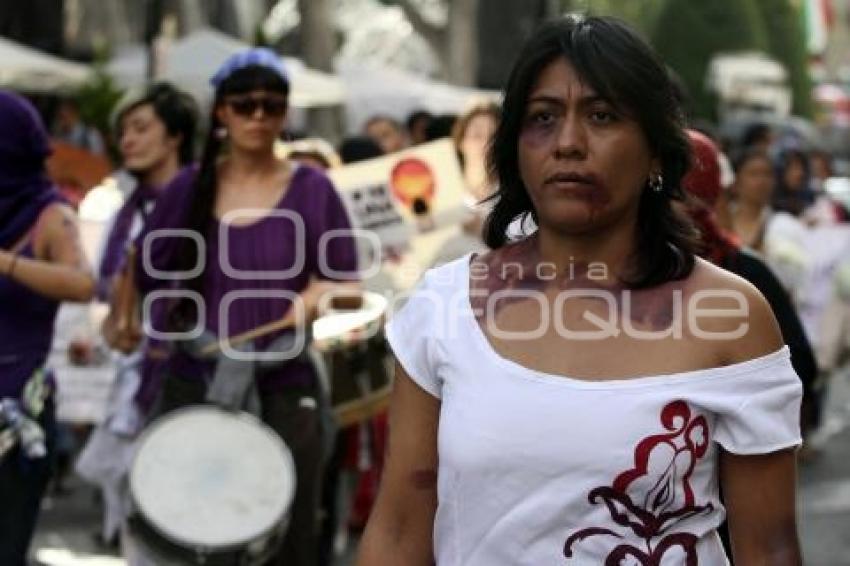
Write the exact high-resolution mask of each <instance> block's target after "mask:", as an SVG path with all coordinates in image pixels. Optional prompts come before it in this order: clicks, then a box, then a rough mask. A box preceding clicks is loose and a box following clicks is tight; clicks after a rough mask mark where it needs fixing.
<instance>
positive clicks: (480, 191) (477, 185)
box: [463, 158, 490, 200]
mask: <svg viewBox="0 0 850 566" xmlns="http://www.w3.org/2000/svg"><path fill="white" fill-rule="evenodd" d="M463 177H464V181H466V187H467V189H468V190H469V192H470V193H471V194H472V196H474V197H475V199H476V200H483V199H485V198H487V197H488V196H490V183H489V180H488V178H487V167H486V165H485V161H484V159H483V158H478V159H468V158H466V162H465V164H464V168H463Z"/></svg>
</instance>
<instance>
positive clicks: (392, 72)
mask: <svg viewBox="0 0 850 566" xmlns="http://www.w3.org/2000/svg"><path fill="white" fill-rule="evenodd" d="M337 72H338V73H339V76H340V77H341V78H342V80H343V82H344V83H345V89H346V94H347V98H346V102H345V114H346V120H347V126H348V130H349V131H352V132H355V131H359V130H360V129H361V128H362V127H363V124H364V123H365V122H366V120H368V119H369V118H370V117H371V116H374V115H375V114H384V115H388V116H391V117H393V118H396V119H398V120H400V121H403V120H404V119H405V118H407V116H408V115H409V114H410V113H411V112H413V111H414V110H427V111H428V112H431V113H432V114H459V113H462V112H464V111H465V110H466V109H467V108H469V107H470V106H471V105H472V104H474V103H476V102H480V101H482V100H491V101H494V102H499V101H500V100H501V93H499V92H498V91H492V90H480V89H474V88H466V87H459V86H454V85H450V84H446V83H440V82H436V81H433V80H430V79H428V78H427V77H423V76H419V75H414V74H411V73H407V72H404V71H400V70H397V69H389V68H385V67H378V66H367V65H361V64H357V63H354V62H352V61H340V62H339V63H338V65H337Z"/></svg>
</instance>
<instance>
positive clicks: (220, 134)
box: [215, 126, 227, 141]
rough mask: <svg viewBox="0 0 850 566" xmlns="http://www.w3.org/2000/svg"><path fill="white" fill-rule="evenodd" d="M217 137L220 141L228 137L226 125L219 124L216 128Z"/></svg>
mask: <svg viewBox="0 0 850 566" xmlns="http://www.w3.org/2000/svg"><path fill="white" fill-rule="evenodd" d="M215 137H216V139H218V140H219V141H224V140H226V139H227V128H225V127H224V126H219V127H218V128H216V129H215Z"/></svg>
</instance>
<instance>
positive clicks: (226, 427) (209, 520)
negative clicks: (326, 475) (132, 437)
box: [130, 405, 295, 566]
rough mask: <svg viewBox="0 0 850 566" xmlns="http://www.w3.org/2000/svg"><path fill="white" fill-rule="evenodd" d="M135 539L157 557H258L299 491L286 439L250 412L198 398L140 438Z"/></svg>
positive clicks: (133, 479)
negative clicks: (201, 403)
mask: <svg viewBox="0 0 850 566" xmlns="http://www.w3.org/2000/svg"><path fill="white" fill-rule="evenodd" d="M130 494H131V497H132V500H133V505H134V508H135V511H136V513H135V516H134V518H133V519H132V520H131V522H130V535H131V538H132V539H133V543H132V544H133V545H134V546H137V547H139V548H140V549H142V554H144V555H146V556H147V558H149V559H150V561H151V563H153V564H157V565H160V564H161V565H166V564H205V565H209V566H212V565H218V564H221V565H225V564H227V565H230V564H233V565H237V564H238V565H254V564H261V563H262V562H264V561H265V560H266V559H268V557H269V555H270V554H271V553H272V552H273V551H274V550H275V548H276V546H277V545H278V544H279V542H280V540H281V539H282V536H283V533H284V531H285V529H286V524H287V518H288V516H289V510H290V507H291V505H292V500H293V498H294V496H295V466H294V463H293V460H292V455H291V453H290V451H289V449H288V448H287V447H286V445H285V444H284V443H283V441H282V440H281V439H280V438H279V437H278V436H277V434H276V433H275V432H274V431H273V430H272V429H270V428H269V427H268V426H266V425H264V424H263V423H261V422H260V421H259V420H257V419H256V418H254V417H253V416H251V415H248V414H246V413H233V412H228V411H225V410H222V409H219V408H217V407H213V406H206V405H204V406H192V407H187V408H184V409H180V410H177V411H174V412H172V413H169V414H167V415H165V416H163V417H161V418H160V419H158V420H156V421H154V422H153V424H152V425H151V426H150V427H149V428H148V429H147V430H146V431H145V433H144V434H143V435H142V437H141V438H140V439H139V447H138V451H137V453H136V456H135V459H134V461H133V465H132V468H131V471H130Z"/></svg>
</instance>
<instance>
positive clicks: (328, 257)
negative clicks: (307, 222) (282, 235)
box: [308, 173, 360, 281]
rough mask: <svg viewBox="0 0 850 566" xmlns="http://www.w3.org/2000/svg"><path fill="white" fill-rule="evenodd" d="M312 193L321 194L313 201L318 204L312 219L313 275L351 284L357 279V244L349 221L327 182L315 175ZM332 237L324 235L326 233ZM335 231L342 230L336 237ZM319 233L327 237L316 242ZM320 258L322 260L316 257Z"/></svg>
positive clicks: (321, 176)
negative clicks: (323, 240) (331, 232)
mask: <svg viewBox="0 0 850 566" xmlns="http://www.w3.org/2000/svg"><path fill="white" fill-rule="evenodd" d="M314 183H315V194H317V195H321V196H322V198H321V199H317V201H318V203H320V204H321V206H320V207H317V209H316V210H315V212H316V218H314V219H313V224H314V226H315V228H314V229H313V230H310V228H308V230H310V231H311V232H313V238H312V242H313V248H312V249H313V250H315V251H314V253H313V255H314V256H315V257H314V261H313V262H312V263H313V266H315V271H314V272H315V273H316V275H317V276H318V277H319V278H321V279H329V280H342V281H352V280H359V279H360V276H359V273H358V269H357V268H358V266H357V242H356V240H355V238H354V237H353V236H352V234H351V233H350V232H349V231H350V230H351V221H350V220H349V218H348V212H347V211H346V209H345V205H344V204H343V202H342V198H340V196H339V193H337V190H336V188H335V187H334V186H333V183H331V181H330V179H328V178H327V177H325V176H324V174H321V173H319V174H318V175H316V178H315V181H314ZM332 230H333V231H335V232H334V233H333V234H328V232H330V231H332ZM336 231H345V233H342V234H340V233H339V232H336ZM322 234H328V236H326V239H325V242H324V243H320V240H321V238H322ZM320 255H323V256H324V259H322V258H321V257H319V256H320Z"/></svg>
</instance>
